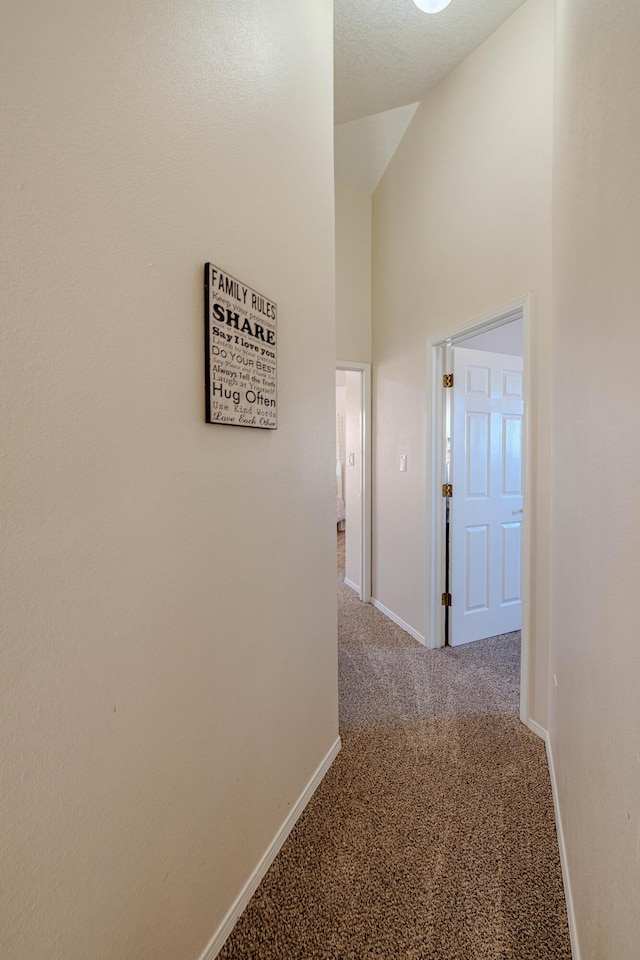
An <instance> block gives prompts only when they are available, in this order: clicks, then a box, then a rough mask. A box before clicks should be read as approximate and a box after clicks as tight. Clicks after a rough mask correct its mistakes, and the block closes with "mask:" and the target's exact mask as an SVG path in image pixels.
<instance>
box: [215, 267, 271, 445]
mask: <svg viewBox="0 0 640 960" xmlns="http://www.w3.org/2000/svg"><path fill="white" fill-rule="evenodd" d="M277 320H278V309H277V307H276V304H275V303H274V302H273V301H272V300H269V299H267V297H265V296H264V295H263V294H261V293H258V292H257V290H253V289H252V288H251V287H249V286H247V284H245V283H242V281H240V280H238V279H237V278H236V277H232V276H231V274H230V273H227V272H226V270H222V269H221V268H220V267H216V266H215V265H214V264H213V263H205V266H204V329H205V334H204V339H205V357H206V360H205V367H206V377H205V379H206V418H207V423H224V424H229V425H231V426H236V427H258V428H262V429H265V430H275V429H276V427H277V426H278V400H277V384H278V378H277V352H278V339H277Z"/></svg>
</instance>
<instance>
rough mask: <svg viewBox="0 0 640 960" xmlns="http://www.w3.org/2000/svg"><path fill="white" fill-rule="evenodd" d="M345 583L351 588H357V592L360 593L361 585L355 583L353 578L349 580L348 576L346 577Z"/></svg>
mask: <svg viewBox="0 0 640 960" xmlns="http://www.w3.org/2000/svg"><path fill="white" fill-rule="evenodd" d="M344 583H345V586H346V587H351V589H352V590H355V592H356V593H358V594H359V593H360V587H359V586H358V584H357V583H354V582H353V580H347V578H346V577H345V578H344Z"/></svg>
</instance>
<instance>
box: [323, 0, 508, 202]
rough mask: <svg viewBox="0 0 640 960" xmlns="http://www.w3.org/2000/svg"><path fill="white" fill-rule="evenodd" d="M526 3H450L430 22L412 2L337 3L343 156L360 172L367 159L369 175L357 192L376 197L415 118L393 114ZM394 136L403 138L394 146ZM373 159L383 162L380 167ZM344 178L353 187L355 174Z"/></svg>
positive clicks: (339, 134) (464, 0)
mask: <svg viewBox="0 0 640 960" xmlns="http://www.w3.org/2000/svg"><path fill="white" fill-rule="evenodd" d="M523 2H524V0H451V4H450V6H448V7H447V8H446V9H445V10H443V11H441V12H440V13H437V14H428V13H423V12H422V11H421V10H419V9H418V8H417V7H416V6H415V4H414V3H413V0H334V24H335V26H334V58H335V59H334V103H335V123H336V124H337V127H336V147H337V154H336V156H337V157H338V153H341V155H342V157H343V158H346V160H347V166H349V165H350V167H351V168H357V167H358V166H359V165H360V163H359V157H360V155H362V158H363V159H364V162H365V164H366V166H367V170H366V174H365V177H364V179H363V181H362V183H359V184H356V185H357V186H359V187H360V188H361V189H363V190H366V192H368V193H371V192H372V190H373V189H375V186H376V185H377V180H379V178H380V176H381V175H382V172H383V171H384V167H385V166H386V164H387V163H388V162H389V159H390V158H391V156H392V155H393V152H394V150H395V147H396V146H397V143H398V142H399V140H400V138H401V137H402V134H403V133H404V131H405V129H406V126H407V123H408V122H409V121H410V119H411V116H413V113H410V115H409V113H408V112H407V111H406V110H405V111H403V112H399V113H398V115H397V116H396V117H390V116H388V115H387V114H388V111H391V110H394V109H395V108H397V107H407V105H408V104H416V103H418V102H419V101H420V100H422V98H423V97H424V96H425V94H426V93H427V92H428V91H429V90H430V89H431V88H432V87H434V86H435V85H436V84H437V83H438V82H439V81H440V80H442V79H443V77H445V76H446V75H447V74H448V73H449V72H450V71H451V70H453V68H454V67H456V66H457V65H458V64H459V63H461V62H462V60H464V59H465V57H467V56H468V55H469V54H470V53H471V52H472V51H473V50H475V48H476V47H477V46H479V45H480V44H481V43H482V42H483V40H486V38H487V37H488V36H489V35H490V34H492V33H493V31H494V30H496V29H497V28H498V27H499V26H500V24H501V23H504V21H505V20H506V19H507V18H508V17H509V16H511V14H512V13H513V12H514V10H516V9H517V8H518V7H519V6H521V4H522V3H523ZM374 115H375V116H374ZM365 117H366V118H368V119H367V121H366V122H365V121H362V118H365ZM407 117H408V119H407ZM405 120H406V122H405ZM354 121H361V122H360V123H354ZM403 124H404V125H403ZM392 129H393V130H396V131H399V136H398V139H397V140H396V141H395V144H393V145H392V144H391V140H390V131H391V130H392ZM372 151H373V153H374V154H376V156H377V157H378V159H377V160H375V161H374V162H373V164H372V163H371V155H372ZM389 151H390V152H389ZM387 155H388V156H387ZM383 157H386V162H384V163H383V160H382V158H383ZM337 162H338V163H340V161H339V160H338V161H337ZM381 164H383V165H382V169H380V167H381ZM338 175H340V171H338ZM376 175H377V180H375V183H373V186H371V184H372V182H373V180H374V179H375V178H376ZM342 176H343V178H344V179H347V180H349V181H350V182H352V176H353V171H352V170H351V171H348V173H347V174H346V175H345V173H344V171H343V173H342Z"/></svg>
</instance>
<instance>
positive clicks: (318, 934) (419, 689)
mask: <svg viewBox="0 0 640 960" xmlns="http://www.w3.org/2000/svg"><path fill="white" fill-rule="evenodd" d="M338 539H339V544H338V564H339V566H338V594H339V600H338V604H339V609H338V631H339V672H340V733H341V737H342V744H343V746H342V750H341V752H340V754H339V755H338V757H337V758H336V760H335V762H334V763H333V766H332V767H331V769H330V770H329V772H328V773H327V775H326V777H325V778H324V780H323V781H322V783H321V784H320V786H319V787H318V789H317V791H316V793H315V794H314V796H313V798H312V799H311V801H310V803H309V804H308V806H307V808H306V809H305V811H304V813H303V815H302V816H301V818H300V820H299V821H298V823H297V824H296V826H295V827H294V829H293V831H292V833H291V835H290V836H289V839H288V840H287V842H286V843H285V845H284V846H283V848H282V850H281V851H280V853H279V854H278V857H277V858H276V860H275V861H274V863H273V865H272V866H271V868H270V869H269V871H268V873H267V875H266V876H265V878H264V880H263V881H262V883H261V885H260V887H259V888H258V890H257V891H256V893H255V895H254V896H253V898H252V900H251V902H250V903H249V905H248V907H247V909H246V910H245V912H244V914H243V916H242V917H241V918H240V920H239V921H238V923H237V924H236V927H235V929H234V931H233V933H232V934H231V936H230V938H229V939H228V940H227V942H226V944H225V946H224V947H223V949H222V952H221V953H220V954H219V957H220V958H222V960H243V958H255V960H315V958H318V960H360V958H375V960H401V958H407V960H570V958H571V948H570V943H569V932H568V926H567V914H566V907H565V901H564V893H563V886H562V875H561V870H560V861H559V855H558V844H557V839H556V832H555V824H554V815H553V801H552V795H551V786H550V782H549V773H548V768H547V761H546V754H545V749H544V744H543V743H542V741H541V740H539V739H538V738H537V737H536V736H535V735H534V734H533V733H531V732H530V731H529V730H528V729H527V728H526V727H525V726H523V725H522V724H521V723H520V721H519V719H518V695H519V653H520V651H519V647H520V637H519V634H518V633H515V634H507V635H505V636H500V637H493V638H491V639H490V640H482V641H479V642H477V643H473V644H468V645H466V646H462V647H456V648H454V649H446V650H439V651H428V650H425V649H424V648H423V647H421V646H420V645H419V644H418V643H416V642H415V641H414V640H413V639H412V638H411V637H409V636H408V635H407V634H406V633H405V632H404V631H403V630H401V629H400V628H399V627H397V626H396V625H395V624H393V623H391V621H389V620H387V618H386V617H384V616H383V615H382V614H381V613H380V612H379V611H377V610H375V609H374V608H373V607H372V606H370V605H368V604H362V603H360V601H359V600H358V599H357V597H356V595H355V593H354V592H353V591H352V590H350V589H349V588H348V587H346V586H345V585H344V582H343V579H344V572H343V570H344V568H343V567H342V569H341V568H340V563H341V561H342V564H343V563H344V536H343V535H342V537H340V536H339V538H338Z"/></svg>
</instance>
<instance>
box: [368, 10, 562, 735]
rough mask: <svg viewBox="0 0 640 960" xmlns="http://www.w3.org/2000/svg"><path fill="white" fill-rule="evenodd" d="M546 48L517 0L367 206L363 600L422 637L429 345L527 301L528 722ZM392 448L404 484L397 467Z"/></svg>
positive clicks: (533, 13)
mask: <svg viewBox="0 0 640 960" xmlns="http://www.w3.org/2000/svg"><path fill="white" fill-rule="evenodd" d="M552 49H553V3H552V0H529V2H528V3H525V4H524V5H523V6H522V7H520V8H519V9H518V10H517V11H516V13H515V14H514V15H513V16H512V17H511V18H510V19H509V20H508V21H507V22H506V23H505V24H504V25H503V26H502V27H501V28H500V29H499V30H497V31H496V33H495V34H493V35H492V36H491V37H490V38H489V39H488V40H487V41H486V42H485V43H484V44H482V46H481V47H479V48H478V49H477V50H476V51H475V52H474V53H473V54H472V55H471V56H470V57H469V58H468V59H467V60H466V61H465V62H464V63H462V64H461V66H459V67H458V68H457V69H456V70H454V71H453V72H452V73H451V74H450V75H449V76H448V77H447V78H446V79H445V80H444V81H443V82H442V83H441V84H439V86H438V87H436V88H435V89H434V90H433V91H432V92H431V93H430V94H428V96H427V97H426V98H425V100H424V101H423V103H422V104H421V106H420V107H419V109H418V111H417V113H416V116H415V118H414V119H413V121H412V123H411V125H410V127H409V129H408V131H407V133H406V134H405V136H404V138H403V140H402V142H401V143H400V146H399V148H398V151H397V153H396V154H395V156H394V158H393V160H392V161H391V164H390V166H389V168H388V169H387V172H386V174H385V176H384V177H383V180H382V182H381V184H380V186H379V187H378V189H377V190H376V192H375V194H374V199H373V238H374V240H373V356H374V367H375V371H374V372H375V378H374V398H375V399H374V404H375V414H374V421H375V434H374V463H375V467H374V471H375V472H374V498H375V499H374V521H373V529H374V557H373V594H374V596H375V597H376V598H377V599H378V600H379V601H380V602H381V603H382V604H384V605H385V606H386V607H388V608H389V609H390V610H392V611H393V612H394V613H395V614H397V615H398V616H399V617H400V618H401V619H402V620H404V621H405V622H407V623H408V624H409V625H410V626H412V627H413V628H414V629H416V630H417V631H418V632H419V633H420V634H422V635H426V633H427V626H426V625H427V623H428V611H427V609H426V596H427V593H428V586H427V582H426V570H425V561H426V553H427V548H426V539H427V517H426V490H427V478H426V476H425V461H426V450H425V437H426V416H427V398H426V394H425V382H426V343H427V338H428V337H430V336H433V335H436V334H439V333H445V332H446V331H447V330H449V329H451V328H453V327H455V326H456V325H458V324H460V323H463V322H465V321H470V320H472V319H473V318H474V317H477V316H479V315H481V314H483V313H484V312H486V311H488V310H491V309H493V308H496V307H499V306H500V305H501V304H504V303H506V302H507V301H510V300H512V299H514V298H516V297H519V296H522V295H523V294H526V293H527V292H529V291H531V292H532V294H533V297H532V313H533V316H532V328H533V330H532V339H533V343H532V351H533V356H532V363H533V371H534V373H533V384H532V389H533V397H534V399H533V404H532V411H531V414H532V421H533V428H534V429H533V436H534V437H536V438H537V439H536V440H535V442H534V450H533V456H534V474H535V485H534V491H533V499H532V503H531V512H532V527H533V530H534V532H535V535H534V542H533V551H534V556H535V557H536V562H535V565H534V568H533V571H532V580H533V584H532V586H533V601H534V602H533V611H532V613H533V632H534V638H535V663H534V667H533V695H532V698H531V703H530V708H531V715H532V717H533V718H534V719H535V720H537V721H538V722H539V723H541V724H542V725H545V724H546V720H547V715H546V699H547V676H548V672H547V671H548V666H547V638H548V628H549V610H548V590H549V545H548V544H549V534H550V497H549V487H550V452H549V434H550V429H551V415H550V397H549V387H550V377H551V374H550V362H551V346H550V336H551V334H550V326H551V323H550V296H551V291H550V286H551V253H550V248H551V147H552V84H553V53H552ZM402 453H406V454H407V456H408V471H407V473H400V471H399V459H400V455H401V454H402ZM399 557H401V558H402V562H399V560H398V558H399ZM427 639H429V638H428V637H427Z"/></svg>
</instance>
